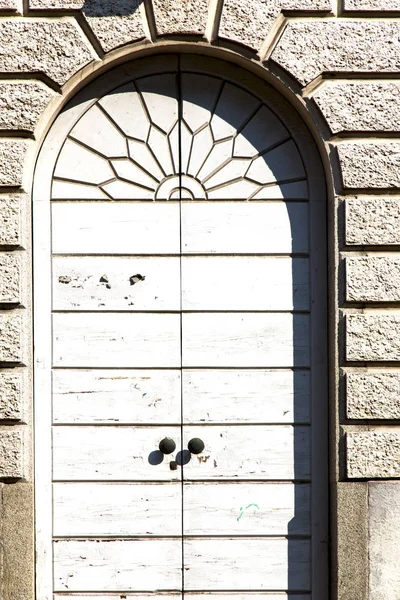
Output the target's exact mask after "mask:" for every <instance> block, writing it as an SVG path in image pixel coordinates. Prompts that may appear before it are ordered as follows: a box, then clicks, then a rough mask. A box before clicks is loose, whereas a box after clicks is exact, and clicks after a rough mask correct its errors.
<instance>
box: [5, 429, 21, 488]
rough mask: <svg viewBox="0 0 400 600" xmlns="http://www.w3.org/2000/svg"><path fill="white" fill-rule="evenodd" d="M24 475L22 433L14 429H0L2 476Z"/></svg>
mask: <svg viewBox="0 0 400 600" xmlns="http://www.w3.org/2000/svg"><path fill="white" fill-rule="evenodd" d="M7 477H22V435H21V432H20V431H17V430H14V429H0V478H1V479H4V478H7Z"/></svg>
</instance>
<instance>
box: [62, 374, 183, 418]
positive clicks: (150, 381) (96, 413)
mask: <svg viewBox="0 0 400 600" xmlns="http://www.w3.org/2000/svg"><path fill="white" fill-rule="evenodd" d="M52 379H53V422H54V423H64V424H69V423H87V424H89V423H93V424H96V423H152V424H156V423H180V421H181V374H180V371H168V370H165V371H164V370H163V371H157V370H154V369H151V370H145V371H132V370H127V371H125V370H123V369H118V370H107V371H103V370H97V369H96V370H93V371H84V370H73V369H68V370H65V371H64V370H62V369H58V370H54V371H53V377H52Z"/></svg>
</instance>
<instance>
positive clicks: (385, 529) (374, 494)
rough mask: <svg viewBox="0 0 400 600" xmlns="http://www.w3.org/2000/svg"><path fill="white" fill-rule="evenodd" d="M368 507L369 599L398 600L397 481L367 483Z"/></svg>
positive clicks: (399, 500)
mask: <svg viewBox="0 0 400 600" xmlns="http://www.w3.org/2000/svg"><path fill="white" fill-rule="evenodd" d="M368 505H369V544H368V558H369V567H370V569H369V571H370V577H369V593H370V598H371V600H372V599H373V600H398V598H399V590H400V569H399V531H400V482H399V481H390V482H389V481H385V482H380V481H371V482H370V483H369V484H368Z"/></svg>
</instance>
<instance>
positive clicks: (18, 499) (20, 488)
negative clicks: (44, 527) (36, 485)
mask: <svg viewBox="0 0 400 600" xmlns="http://www.w3.org/2000/svg"><path fill="white" fill-rule="evenodd" d="M2 508H3V511H2V512H3V540H2V546H3V564H2V574H3V577H2V579H3V590H2V592H3V594H2V600H32V599H33V598H35V576H34V571H35V569H34V566H35V546H34V523H35V520H34V493H33V485H32V484H31V483H25V482H18V483H13V484H12V485H5V486H4V488H3V507H2Z"/></svg>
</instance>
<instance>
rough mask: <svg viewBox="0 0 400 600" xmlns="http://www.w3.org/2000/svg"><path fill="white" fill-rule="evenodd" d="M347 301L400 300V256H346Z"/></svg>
mask: <svg viewBox="0 0 400 600" xmlns="http://www.w3.org/2000/svg"><path fill="white" fill-rule="evenodd" d="M346 300H347V301H348V302H396V301H398V300H400V257H396V256H367V257H356V258H349V257H348V258H346Z"/></svg>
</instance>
